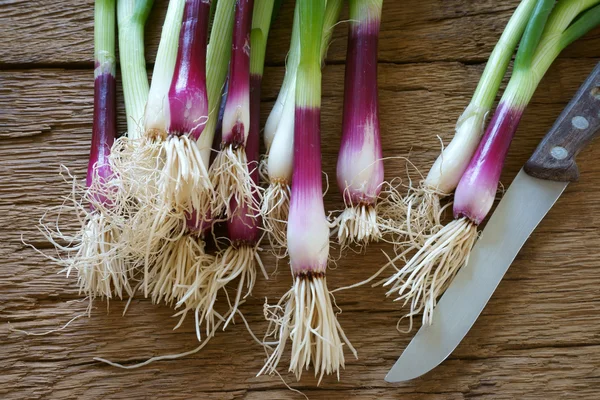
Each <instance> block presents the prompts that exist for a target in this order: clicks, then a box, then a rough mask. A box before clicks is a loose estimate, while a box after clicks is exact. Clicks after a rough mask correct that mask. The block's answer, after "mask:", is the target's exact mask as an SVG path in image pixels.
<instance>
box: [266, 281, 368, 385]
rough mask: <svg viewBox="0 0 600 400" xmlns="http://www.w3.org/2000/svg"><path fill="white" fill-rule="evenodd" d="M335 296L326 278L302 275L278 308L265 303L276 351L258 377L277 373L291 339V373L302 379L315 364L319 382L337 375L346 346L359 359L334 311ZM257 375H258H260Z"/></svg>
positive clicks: (342, 366) (268, 332)
mask: <svg viewBox="0 0 600 400" xmlns="http://www.w3.org/2000/svg"><path fill="white" fill-rule="evenodd" d="M331 297H332V295H331V293H329V290H328V289H327V282H326V279H325V276H319V277H317V276H312V277H311V278H309V277H307V276H299V277H296V278H294V285H293V286H292V288H291V289H290V290H289V291H288V292H287V293H286V294H285V295H284V296H283V297H282V298H281V299H280V300H279V303H277V304H276V305H274V306H269V305H268V304H265V307H264V313H265V318H266V319H267V320H268V321H269V328H268V330H267V333H266V335H265V342H266V339H267V338H268V337H274V338H275V339H276V340H277V342H276V348H275V349H274V350H273V352H272V353H271V355H270V356H269V357H268V359H267V361H266V363H265V365H264V366H263V368H262V369H261V370H260V371H259V373H258V375H263V374H274V373H277V366H278V365H279V362H280V360H281V357H282V355H283V353H284V351H285V347H286V343H287V341H288V339H290V340H291V346H292V347H291V359H290V366H289V369H288V371H290V372H293V373H294V374H295V375H296V379H297V380H300V378H301V376H302V371H303V369H305V368H306V369H308V368H309V366H310V365H311V364H312V365H313V367H314V369H315V376H318V377H319V383H320V382H321V379H322V378H323V376H324V375H325V374H328V375H329V374H332V373H335V374H337V377H338V380H339V372H340V368H344V366H345V360H344V349H343V347H344V344H345V345H347V346H348V348H349V349H350V350H351V352H352V354H354V356H355V357H356V358H358V356H357V353H356V350H355V349H354V347H352V344H351V343H350V341H349V340H348V338H347V337H346V335H345V334H344V331H343V329H342V327H341V325H340V323H339V322H338V319H337V316H336V313H335V312H334V310H333V304H334V303H333V302H332V299H331ZM258 375H257V376H258Z"/></svg>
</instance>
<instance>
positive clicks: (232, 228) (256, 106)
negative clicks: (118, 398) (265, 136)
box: [227, 74, 262, 246]
mask: <svg viewBox="0 0 600 400" xmlns="http://www.w3.org/2000/svg"><path fill="white" fill-rule="evenodd" d="M261 83H262V76H261V75H256V74H252V75H250V132H249V133H248V140H247V141H246V147H245V151H246V159H247V161H248V169H249V170H250V171H251V173H250V177H251V178H252V180H253V181H254V183H255V184H256V185H258V178H259V176H258V159H259V157H260V85H261ZM254 200H255V202H256V204H258V203H260V199H259V194H258V192H255V193H254ZM230 205H231V207H230V208H231V209H232V210H234V211H233V216H232V217H231V218H230V219H229V220H228V221H227V232H228V235H229V239H230V240H231V241H232V242H234V243H244V244H247V245H250V246H253V245H255V244H256V243H258V240H259V239H260V236H261V229H260V224H261V217H260V213H259V212H258V210H256V209H254V208H253V207H248V205H247V204H244V205H241V206H240V205H239V204H237V202H236V200H235V197H234V198H232V199H231V204H230Z"/></svg>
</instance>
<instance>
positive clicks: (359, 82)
mask: <svg viewBox="0 0 600 400" xmlns="http://www.w3.org/2000/svg"><path fill="white" fill-rule="evenodd" d="M349 5H350V22H349V30H348V50H347V55H346V77H345V89H344V120H343V124H342V141H341V146H340V152H339V156H338V161H337V184H338V187H339V190H340V192H341V193H342V194H343V197H344V202H345V204H346V209H345V210H344V211H343V212H342V213H341V215H340V216H339V217H338V218H337V219H336V225H337V234H338V241H339V243H340V245H341V246H342V247H344V246H346V245H348V244H349V243H356V244H366V243H368V242H370V241H378V240H379V239H380V238H381V237H382V232H381V230H380V228H379V226H380V224H381V223H380V221H379V220H378V217H377V210H376V204H377V199H378V197H379V194H380V192H381V188H382V185H383V173H384V171H383V159H382V150H381V138H380V136H379V105H378V101H377V42H378V37H379V25H380V23H381V8H382V5H383V0H351V1H350V2H349Z"/></svg>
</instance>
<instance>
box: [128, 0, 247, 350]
mask: <svg viewBox="0 0 600 400" xmlns="http://www.w3.org/2000/svg"><path fill="white" fill-rule="evenodd" d="M234 2H235V0H222V1H219V2H218V4H217V7H216V10H215V19H214V21H213V25H212V32H211V38H210V45H209V48H208V56H207V62H206V76H207V77H210V78H213V77H216V79H218V77H220V76H222V77H223V79H224V78H225V75H226V71H227V61H228V54H229V51H226V52H219V51H218V50H219V49H220V48H221V47H222V46H223V45H226V47H227V48H229V45H228V43H227V41H226V40H225V43H223V42H220V40H222V37H221V36H220V34H221V33H222V32H223V30H225V31H227V27H228V26H231V25H232V23H233V16H234V14H233V10H234V7H233V4H234ZM188 7H190V8H189V9H188ZM209 12H210V4H208V3H206V2H205V1H199V0H194V1H187V2H186V5H185V11H184V16H183V25H182V29H181V35H182V36H184V35H187V34H188V32H187V30H188V29H193V30H196V32H197V33H199V31H200V30H201V31H202V32H203V34H205V33H204V31H205V30H206V29H207V23H206V20H207V19H208V14H209ZM188 21H189V22H190V23H189V24H188V23H187V22H188ZM197 21H205V22H204V23H196V22H197ZM229 32H231V30H230V29H229ZM190 33H191V32H190ZM211 49H213V50H217V51H213V52H211ZM216 79H213V80H212V82H211V80H210V79H207V81H206V87H207V97H208V99H207V100H208V107H207V109H206V111H207V113H208V116H209V117H208V120H207V122H206V124H205V125H206V127H205V129H204V132H203V134H202V135H201V136H200V140H199V141H198V143H203V140H202V138H203V137H204V134H205V133H206V129H207V127H209V128H210V129H211V131H209V132H210V136H211V137H212V136H213V135H214V126H215V125H211V124H210V121H211V120H213V119H214V120H216V117H217V114H218V113H214V112H212V111H209V110H210V108H211V106H212V104H215V103H216V104H218V101H219V100H220V99H221V88H222V83H221V85H220V86H217V85H215V84H214V83H215V80H216ZM211 83H212V85H211ZM205 140H206V139H205ZM200 148H201V147H200ZM200 157H201V161H202V163H203V165H208V161H209V158H210V152H206V151H201V152H200ZM152 206H154V207H156V206H155V205H153V204H152V203H150V204H146V207H145V208H151V207H152ZM165 211H166V210H165ZM148 214H154V215H155V216H153V218H147V217H145V218H143V219H144V220H145V221H141V222H140V226H142V227H143V228H144V229H141V230H142V231H147V232H149V234H146V235H141V236H143V240H142V241H141V242H139V245H138V246H136V247H141V248H144V250H143V257H144V258H145V261H144V265H145V269H144V293H145V295H146V296H147V297H150V298H151V299H152V301H153V302H154V303H159V302H164V303H166V304H169V305H175V306H176V308H178V309H179V311H178V312H177V314H176V316H179V317H180V319H179V322H178V324H177V325H176V328H177V327H179V326H181V324H182V323H183V321H184V319H185V317H186V316H187V314H188V313H189V312H193V313H194V315H195V320H196V334H197V337H198V340H202V334H201V330H202V326H201V325H202V324H204V323H205V325H206V337H208V338H210V337H211V336H212V335H213V334H214V332H215V326H216V324H215V319H214V318H215V316H216V315H217V314H216V313H215V312H214V310H213V308H212V306H213V304H212V303H208V305H207V303H206V301H207V298H209V295H208V291H207V285H208V283H210V279H209V278H210V274H209V272H208V271H210V267H211V266H213V265H214V264H215V258H214V256H212V255H210V254H208V253H207V252H206V251H205V242H204V238H205V237H206V236H207V234H208V233H209V232H210V230H211V228H212V224H213V218H212V214H211V213H210V212H208V211H207V210H203V211H200V210H199V209H197V208H195V207H194V208H192V210H191V211H186V212H185V213H183V214H182V213H178V212H176V211H168V212H166V213H159V212H157V210H154V211H152V212H146V215H148ZM144 223H145V224H146V225H144ZM148 224H149V225H148Z"/></svg>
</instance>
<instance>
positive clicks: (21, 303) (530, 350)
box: [0, 0, 600, 400]
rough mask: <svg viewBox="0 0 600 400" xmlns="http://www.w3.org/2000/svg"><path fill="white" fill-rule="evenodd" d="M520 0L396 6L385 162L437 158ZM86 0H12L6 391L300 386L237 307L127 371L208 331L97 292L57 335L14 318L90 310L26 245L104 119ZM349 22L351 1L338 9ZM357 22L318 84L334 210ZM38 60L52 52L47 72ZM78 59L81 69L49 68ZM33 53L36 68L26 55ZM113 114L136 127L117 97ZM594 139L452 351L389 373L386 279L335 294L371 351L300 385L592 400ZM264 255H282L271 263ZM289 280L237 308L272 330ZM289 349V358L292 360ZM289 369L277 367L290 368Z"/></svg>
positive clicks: (393, 353) (355, 260)
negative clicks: (214, 326) (269, 307)
mask: <svg viewBox="0 0 600 400" xmlns="http://www.w3.org/2000/svg"><path fill="white" fill-rule="evenodd" d="M516 4H517V1H516V0H511V1H509V2H502V4H499V2H495V1H491V0H485V1H481V2H477V1H460V0H449V1H442V0H424V1H421V2H415V3H411V4H410V5H407V4H406V2H387V3H386V5H385V11H384V22H383V31H382V38H381V42H380V60H381V61H382V62H381V64H380V67H379V77H380V96H381V101H380V102H381V119H382V121H381V122H382V132H383V135H384V136H383V142H384V148H385V156H386V157H391V158H392V159H390V160H389V161H388V162H387V164H386V168H387V170H386V175H387V177H389V178H391V177H394V176H398V175H403V173H404V168H405V166H404V162H403V161H402V160H401V159H399V158H394V157H399V156H410V159H411V161H413V162H414V163H415V164H416V165H417V167H418V168H420V169H422V170H424V171H426V169H427V168H428V166H429V165H430V163H431V162H432V161H433V159H434V158H435V157H436V155H437V153H438V150H439V140H438V138H437V137H438V136H439V137H440V138H441V139H442V140H444V142H446V143H447V141H448V140H449V139H450V137H451V136H452V133H453V127H454V123H455V121H456V118H457V117H458V115H459V114H460V113H461V111H462V109H463V108H464V107H465V106H466V104H467V103H468V101H469V97H470V95H471V93H472V92H473V89H474V88H475V85H476V83H477V80H478V78H479V74H480V73H481V71H482V68H483V65H482V64H481V62H482V61H484V60H485V58H486V56H487V54H488V53H489V51H490V50H491V48H492V46H493V44H494V42H495V40H496V38H497V37H498V36H499V34H500V31H501V29H502V27H503V25H504V24H505V22H506V20H507V19H508V18H509V16H510V13H511V12H512V9H513V8H514V7H515V5H516ZM92 8H93V2H92V1H91V0H87V1H86V2H84V3H81V2H74V1H72V0H66V1H61V2H50V1H47V0H46V1H28V2H22V1H18V0H15V1H11V2H1V3H0V14H1V15H2V17H3V21H9V23H2V24H0V37H2V38H3V46H2V47H1V48H0V68H1V67H5V68H10V69H11V70H10V71H1V70H0V140H1V142H0V241H1V242H2V246H0V336H1V337H2V338H3V341H2V349H1V350H0V361H1V362H0V396H1V397H2V398H7V399H13V398H14V399H21V398H44V399H45V398H50V399H70V398H128V399H142V398H148V397H152V398H155V397H156V398H163V397H169V398H175V399H178V398H182V399H183V398H202V399H295V398H300V396H299V395H297V394H295V393H293V392H290V391H289V390H287V389H285V387H284V386H283V384H282V383H281V381H280V380H279V379H278V378H277V377H260V378H256V377H255V374H256V372H257V371H258V370H259V369H260V367H261V366H262V363H263V361H264V355H263V353H262V350H261V348H260V347H259V346H258V345H257V344H255V343H254V342H252V340H251V338H250V337H249V335H248V334H247V333H246V329H245V327H244V326H243V324H241V323H240V321H238V323H237V324H236V325H235V326H232V327H231V328H230V329H228V330H227V331H226V332H220V333H219V334H218V335H217V336H216V337H215V338H214V339H212V340H211V342H210V343H209V344H208V345H207V347H206V348H205V349H204V350H203V351H202V352H201V353H199V354H196V355H192V356H188V357H185V358H184V359H181V360H177V361H166V362H161V363H156V364H152V365H150V366H148V367H146V368H142V369H137V370H129V371H122V370H118V369H114V368H111V367H109V366H106V365H103V364H100V363H96V362H94V361H92V357H94V356H103V357H106V358H109V359H111V360H115V361H121V362H126V363H135V362H137V361H141V360H144V359H146V358H147V357H150V356H152V355H159V354H168V353H177V352H182V351H187V350H189V349H191V348H194V347H195V346H197V344H198V343H197V340H196V337H195V332H194V329H193V323H192V321H191V320H188V321H186V323H184V325H183V326H182V327H181V328H180V329H178V330H176V331H173V330H172V328H173V326H174V324H175V322H176V321H175V320H174V319H173V318H171V315H172V314H173V311H172V310H171V309H169V308H168V307H166V306H153V305H151V304H150V303H149V302H148V301H147V300H143V299H135V300H134V301H133V302H132V305H131V308H130V310H129V313H128V314H127V316H126V317H122V316H121V313H122V311H123V307H124V304H123V303H122V302H119V301H113V302H111V304H110V313H107V312H106V309H107V308H106V306H107V305H106V303H104V302H96V303H95V308H94V310H93V312H92V318H90V319H87V318H82V319H79V320H76V321H74V322H73V323H72V325H71V326H70V327H69V328H67V329H66V330H64V331H62V332H60V333H55V334H52V335H48V336H23V335H22V334H19V333H16V332H11V331H9V327H8V325H7V322H11V323H12V325H13V326H14V327H17V328H21V329H26V330H31V331H38V332H39V331H45V330H48V329H52V328H56V327H58V326H60V325H62V324H64V323H65V322H67V321H68V320H69V319H70V318H72V317H73V316H74V315H77V314H78V313H80V312H82V311H83V310H84V309H85V307H86V303H85V302H78V301H77V300H78V299H80V296H79V295H78V293H77V289H76V285H75V282H74V280H73V279H72V278H71V279H66V278H65V277H64V276H62V275H59V274H58V268H57V267H56V266H54V265H52V264H51V263H49V262H48V261H46V260H45V259H44V258H43V257H42V256H41V255H40V254H37V253H36V252H34V251H33V250H32V249H31V248H29V247H27V246H25V245H24V244H23V243H22V242H21V235H23V237H24V239H26V240H31V241H32V242H33V243H35V244H36V245H38V246H40V247H42V248H43V251H46V252H48V253H51V252H52V250H50V249H48V246H47V244H46V243H44V241H42V240H41V239H40V237H39V235H37V234H36V228H35V224H36V222H37V218H38V217H39V216H40V215H41V212H42V210H41V209H42V208H43V207H47V206H52V205H57V204H59V203H60V201H61V200H60V196H62V195H64V194H66V192H67V190H68V188H67V185H66V184H64V182H62V180H61V179H60V177H59V176H58V174H57V173H58V169H59V165H60V164H65V165H67V166H68V167H69V168H71V170H72V171H73V172H74V173H76V174H77V175H79V176H80V177H83V174H84V173H85V165H86V163H87V160H86V159H87V154H88V151H89V139H90V132H91V116H92V103H93V100H92V91H93V86H92V80H91V79H92V76H93V73H92V71H91V55H92V48H93V43H92V31H93V23H92ZM165 8H166V2H164V1H156V7H155V9H154V11H153V12H152V15H151V18H150V23H149V31H148V34H147V42H148V53H147V54H148V56H147V58H148V60H149V61H151V60H152V59H153V58H154V55H155V52H156V47H157V44H158V37H159V31H160V27H161V25H162V18H164V12H165ZM344 18H345V17H344ZM291 19H292V6H291V2H286V3H285V5H284V8H283V9H282V12H281V16H280V18H279V19H278V20H277V22H276V24H275V26H274V28H273V34H272V36H271V41H270V47H269V53H268V64H269V65H270V66H271V67H269V68H267V70H266V73H265V79H264V88H263V110H262V114H263V115H262V117H263V120H264V119H265V118H266V116H267V114H268V111H269V109H270V107H271V105H272V102H273V100H274V98H275V97H276V95H277V90H278V86H279V84H280V81H281V78H282V76H283V67H282V65H283V62H284V57H285V53H286V48H287V41H288V40H289V34H290V32H289V27H290V25H291ZM345 46H346V44H345V27H344V26H343V24H342V25H340V26H338V27H337V28H336V32H335V34H334V43H333V45H332V46H331V48H330V54H329V58H328V62H329V64H331V65H329V66H328V67H327V68H326V69H325V73H324V82H325V84H324V88H323V95H324V99H323V113H322V115H323V166H324V170H325V172H326V173H327V174H328V175H329V177H330V182H331V184H332V186H331V187H330V190H329V192H328V194H327V196H326V206H327V208H328V209H329V210H334V209H336V208H339V207H340V205H341V201H340V196H339V191H338V190H337V188H336V187H335V184H334V179H333V177H334V176H335V162H336V152H337V148H338V146H339V131H340V126H341V109H342V92H343V88H342V87H343V65H341V63H342V62H343V59H344V56H345ZM598 49H600V36H599V31H595V32H592V33H591V34H589V35H588V36H586V38H584V39H583V40H581V41H579V42H578V43H577V44H575V46H573V47H572V48H570V49H569V50H567V51H566V52H565V53H564V54H563V56H562V57H561V58H560V59H559V60H558V61H557V63H556V65H554V66H553V67H552V68H551V70H550V72H549V74H548V76H547V77H546V78H545V79H544V81H543V82H542V85H541V86H540V88H539V90H538V92H537V93H536V96H535V97H534V99H533V102H532V104H531V106H530V107H529V108H528V109H527V112H526V113H525V116H524V118H523V120H522V123H521V126H520V129H519V131H518V133H517V135H516V138H515V140H514V144H513V147H512V149H511V151H510V154H509V159H508V162H507V165H506V168H505V171H504V174H503V177H502V181H503V183H504V184H505V185H508V184H509V183H510V181H511V180H512V177H513V176H514V175H515V174H516V173H517V171H518V169H519V168H520V166H521V165H522V164H523V163H524V161H525V160H526V159H527V157H528V156H529V155H530V154H531V152H532V151H533V149H534V148H535V146H536V144H537V142H538V141H539V139H540V138H541V137H542V135H543V134H544V132H545V131H546V130H547V129H548V128H549V127H550V126H551V124H552V122H553V121H554V119H555V118H556V116H557V115H558V113H559V112H560V111H561V109H562V108H563V107H564V105H566V103H567V102H568V100H569V99H570V97H571V96H572V94H573V93H574V92H575V91H576V89H577V87H578V86H579V84H580V83H581V81H582V80H583V79H584V78H585V76H586V75H587V74H588V73H589V71H590V70H591V69H592V68H593V66H594V65H595V64H596V62H597V61H598V58H600V52H599V51H598ZM44 67H55V68H54V69H45V68H44ZM56 67H68V68H69V69H57V68H56ZM23 68H31V69H23ZM119 107H120V108H119V114H120V115H119V127H120V130H124V129H125V124H124V117H123V106H122V100H120V102H119ZM599 157H600V147H599V146H598V145H593V146H591V147H590V148H589V149H587V150H586V151H585V152H584V153H583V154H581V156H580V160H579V161H580V168H581V171H582V176H581V182H580V183H575V184H572V185H570V186H569V188H568V189H567V191H566V192H565V194H564V195H563V196H562V197H561V199H560V200H559V202H558V203H557V205H556V207H554V208H553V210H551V211H550V213H549V214H548V216H547V217H546V219H545V220H544V221H543V222H542V224H541V225H540V227H539V228H538V229H537V230H536V231H535V232H534V234H533V235H532V237H531V239H530V240H529V242H528V243H527V244H526V246H525V247H524V248H523V250H522V251H521V253H520V255H519V256H518V257H517V260H516V261H515V263H514V265H513V267H512V268H511V269H510V270H509V272H508V274H507V276H506V278H505V279H504V280H503V282H502V283H501V284H500V286H499V288H498V290H497V291H496V293H495V294H494V296H493V298H492V300H491V301H490V303H489V305H488V306H487V307H486V309H485V310H484V313H483V315H482V316H481V317H480V319H479V320H478V321H477V323H476V325H475V326H474V328H473V330H472V331H471V332H470V333H469V335H468V336H467V337H466V338H465V340H464V341H463V342H462V343H461V345H460V346H459V348H458V349H457V350H456V351H455V352H454V354H453V355H452V356H451V357H450V359H449V360H448V361H447V362H445V363H443V364H442V365H441V366H440V367H439V368H437V369H435V370H434V371H433V372H431V373H429V374H427V375H426V376H425V377H423V378H420V379H418V380H415V381H414V382H409V383H405V384H400V385H390V384H387V383H385V382H384V381H383V376H384V375H385V373H386V372H387V371H388V370H389V368H390V367H391V365H392V364H393V362H394V361H395V360H396V358H397V356H398V355H399V354H400V352H401V350H402V349H403V348H404V346H405V345H406V344H407V343H408V341H409V340H410V338H411V335H407V334H400V333H398V332H397V331H396V329H395V326H396V321H397V320H398V318H399V317H400V316H401V315H402V312H401V310H400V309H399V308H398V305H397V304H395V303H393V302H391V301H390V300H388V299H385V297H384V293H385V291H384V290H383V289H382V288H374V289H372V288H370V287H361V288H358V289H356V290H353V291H351V292H345V291H342V292H339V293H336V300H337V304H338V305H339V306H340V307H341V308H342V309H343V311H344V312H343V314H341V315H340V317H339V318H340V321H341V323H342V325H343V326H344V328H345V330H346V333H347V334H348V337H349V338H350V339H351V341H352V342H353V344H354V345H355V346H356V347H357V348H358V350H359V359H358V360H353V359H351V358H348V360H347V368H346V370H345V371H343V372H342V373H341V381H340V382H337V380H336V379H335V377H326V378H325V379H324V381H323V382H322V384H321V387H319V388H317V386H316V383H317V382H316V380H315V379H314V378H313V377H311V374H310V372H309V373H307V374H305V375H304V376H303V379H302V381H301V382H300V383H296V382H294V380H293V377H292V376H290V375H289V374H284V375H283V376H284V378H285V379H286V381H288V382H289V383H290V384H291V385H292V386H293V387H294V388H297V389H300V390H302V391H303V392H304V393H305V394H307V395H308V396H309V397H310V398H311V399H312V398H322V399H334V400H337V399H396V398H406V399H421V398H423V399H439V398H443V399H463V398H471V397H481V398H494V399H498V398H500V399H502V398H506V399H512V398H550V399H553V398H595V397H596V394H597V388H598V386H599V385H600V375H599V374H598V365H600V335H599V334H598V329H597V327H598V326H600V313H599V310H600V300H599V298H600V297H599V296H598V294H599V293H598V289H597V288H598V287H599V286H600V269H598V268H597V254H596V251H595V249H596V248H598V246H599V245H600V231H598V230H597V226H598V225H599V224H600V216H598V215H599V214H598V213H597V212H596V211H597V204H599V202H600V191H599V190H598V188H599V187H600V164H599V163H597V162H596V160H597V159H598V158H599ZM382 250H384V251H388V252H389V251H390V248H389V246H387V245H384V244H375V245H372V246H370V247H369V248H368V249H367V251H366V254H365V255H364V256H360V258H359V257H356V256H352V255H347V256H346V257H343V258H342V259H341V260H340V261H339V262H338V265H337V268H335V269H332V270H331V271H330V272H329V273H328V275H329V279H328V283H329V285H330V286H331V288H333V287H341V286H346V285H349V284H352V283H355V282H357V281H360V280H363V279H365V278H367V277H369V276H370V275H371V274H372V273H373V272H374V271H375V270H376V269H377V268H378V266H380V265H381V264H382V263H384V262H385V257H384V256H383V254H382V252H381V251H382ZM264 261H265V263H266V265H267V267H268V269H269V271H273V270H274V268H275V261H274V260H273V259H272V258H271V257H269V256H268V255H265V256H264ZM289 285H290V276H289V273H288V269H287V266H286V265H285V262H282V263H280V265H279V270H278V272H277V273H276V274H274V275H273V276H272V278H271V279H270V281H269V282H265V281H263V280H260V281H259V282H258V284H257V287H256V289H255V293H254V296H253V297H252V298H250V299H249V300H248V302H247V303H246V304H244V305H243V311H244V313H245V315H246V316H247V319H248V322H249V324H250V325H251V327H252V329H253V330H254V331H255V332H256V333H257V334H258V335H259V336H260V335H261V334H262V332H264V329H265V327H266V324H265V322H264V319H263V316H262V304H263V302H264V298H265V297H268V298H269V299H270V300H271V301H273V300H276V299H277V298H278V296H280V295H282V294H283V293H284V292H285V291H286V290H287V289H288V287H289ZM285 362H287V358H286V359H284V360H283V364H282V365H285ZM282 371H283V368H282Z"/></svg>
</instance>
